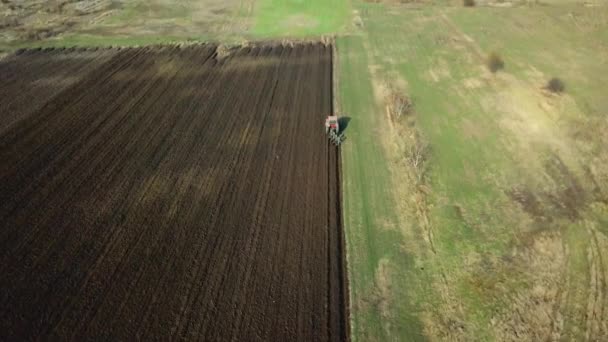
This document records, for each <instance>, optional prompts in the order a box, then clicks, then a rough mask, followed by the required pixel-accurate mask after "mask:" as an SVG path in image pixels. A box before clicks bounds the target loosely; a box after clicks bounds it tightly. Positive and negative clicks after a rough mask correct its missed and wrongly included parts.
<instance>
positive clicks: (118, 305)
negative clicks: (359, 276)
mask: <svg viewBox="0 0 608 342" xmlns="http://www.w3.org/2000/svg"><path fill="white" fill-rule="evenodd" d="M0 79H1V80H2V82H0V117H1V119H2V120H0V122H2V125H0V161H1V163H0V274H2V277H0V340H3V341H17V340H30V339H62V340H63V339H71V340H89V339H97V340H133V339H141V340H151V339H156V340H158V339H160V340H166V339H204V340H242V341H250V340H275V341H291V340H307V341H310V340H345V339H347V338H348V320H347V317H346V307H347V303H346V301H347V297H348V296H347V294H346V291H345V289H346V285H345V283H346V279H345V271H344V267H343V237H342V231H341V229H342V228H341V217H340V212H341V209H340V198H339V193H340V189H339V186H340V179H339V177H340V170H339V150H337V149H336V148H335V147H333V146H332V145H329V144H328V142H327V139H326V138H325V135H324V130H323V119H324V117H325V116H326V115H328V114H329V113H331V112H332V49H331V47H329V46H325V45H322V44H312V43H309V44H299V45H296V46H294V47H289V46H282V45H270V44H267V45H258V46H253V47H246V48H240V49H236V50H234V51H232V53H231V54H230V55H229V56H227V57H225V58H218V56H217V55H216V53H215V47H214V46H211V45H198V46H190V47H181V48H179V47H162V48H139V49H111V50H98V51H91V50H28V51H23V52H20V53H19V54H16V55H13V56H9V57H7V58H5V59H4V60H2V61H0Z"/></svg>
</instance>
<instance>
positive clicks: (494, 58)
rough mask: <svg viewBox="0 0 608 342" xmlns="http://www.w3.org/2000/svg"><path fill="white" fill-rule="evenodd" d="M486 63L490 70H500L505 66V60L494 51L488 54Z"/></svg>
mask: <svg viewBox="0 0 608 342" xmlns="http://www.w3.org/2000/svg"><path fill="white" fill-rule="evenodd" d="M487 63H488V69H490V71H491V72H497V71H498V70H502V69H504V68H505V62H504V61H503V60H502V57H500V55H499V54H497V53H496V52H492V53H491V54H490V55H489V56H488V62H487Z"/></svg>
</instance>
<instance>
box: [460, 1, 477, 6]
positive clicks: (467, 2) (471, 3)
mask: <svg viewBox="0 0 608 342" xmlns="http://www.w3.org/2000/svg"><path fill="white" fill-rule="evenodd" d="M462 3H463V5H464V7H475V0H463V1H462Z"/></svg>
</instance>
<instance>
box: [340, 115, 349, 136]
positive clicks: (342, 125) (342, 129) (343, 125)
mask: <svg viewBox="0 0 608 342" xmlns="http://www.w3.org/2000/svg"><path fill="white" fill-rule="evenodd" d="M349 122H350V116H341V117H339V118H338V126H339V127H340V134H342V133H344V132H345V131H346V128H347V127H348V123H349Z"/></svg>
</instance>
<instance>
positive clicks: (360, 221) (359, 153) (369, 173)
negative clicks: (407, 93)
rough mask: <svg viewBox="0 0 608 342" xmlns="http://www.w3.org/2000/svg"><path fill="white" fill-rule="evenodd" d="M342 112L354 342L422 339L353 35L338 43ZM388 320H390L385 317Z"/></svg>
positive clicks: (377, 126)
mask: <svg viewBox="0 0 608 342" xmlns="http://www.w3.org/2000/svg"><path fill="white" fill-rule="evenodd" d="M338 52H339V57H338V58H339V63H340V64H339V65H340V66H339V67H340V69H339V70H338V72H339V74H340V75H341V77H340V85H341V87H340V90H339V101H340V104H341V111H342V113H341V115H345V116H348V117H350V118H351V121H350V122H349V124H348V127H347V129H346V134H347V136H348V140H347V141H346V143H345V144H343V145H342V146H343V147H342V158H343V170H344V179H343V186H344V191H343V193H344V225H345V229H346V238H347V245H348V248H347V254H348V266H349V277H350V282H351V284H350V290H351V297H352V298H353V303H351V304H352V305H351V306H352V307H353V309H352V311H351V314H352V326H353V332H354V334H353V338H354V339H355V340H361V341H366V340H375V339H378V340H388V339H391V338H392V337H395V336H407V337H408V338H410V339H412V340H418V339H421V338H422V331H421V324H420V322H419V321H418V319H417V317H416V308H415V306H414V305H412V303H413V302H412V301H411V298H409V297H408V293H407V290H405V289H406V288H407V284H408V281H407V278H408V276H410V275H411V274H412V273H414V272H415V268H414V262H413V259H412V256H410V255H408V254H407V253H404V252H403V249H402V248H401V245H400V242H401V238H400V233H399V226H400V222H399V218H398V215H397V214H396V212H395V202H394V198H392V196H391V191H390V189H391V188H392V184H391V177H390V173H389V170H388V168H387V167H386V165H387V164H388V161H387V159H386V156H385V154H384V152H383V150H382V147H381V145H380V143H379V139H380V137H379V135H380V134H381V132H382V131H385V130H386V129H387V127H386V123H385V122H384V121H383V119H382V117H378V116H377V115H376V114H377V113H378V107H377V106H376V104H375V102H374V98H373V91H372V84H371V82H370V76H369V74H368V72H367V65H368V60H367V55H366V52H365V49H364V47H363V46H362V41H361V39H360V38H358V37H347V38H340V39H338ZM381 263H384V265H385V266H386V267H387V269H388V270H389V272H388V273H387V274H386V275H385V276H386V277H387V278H388V279H387V280H388V281H389V282H390V284H391V290H390V291H389V293H388V294H387V298H383V299H382V300H387V301H388V305H389V307H388V309H389V310H388V311H384V312H383V308H382V307H381V305H378V303H377V302H378V300H380V299H379V298H378V297H377V295H378V292H377V291H378V286H379V284H378V281H379V279H378V275H377V273H378V269H379V266H380V264H381ZM386 315H389V316H386Z"/></svg>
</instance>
